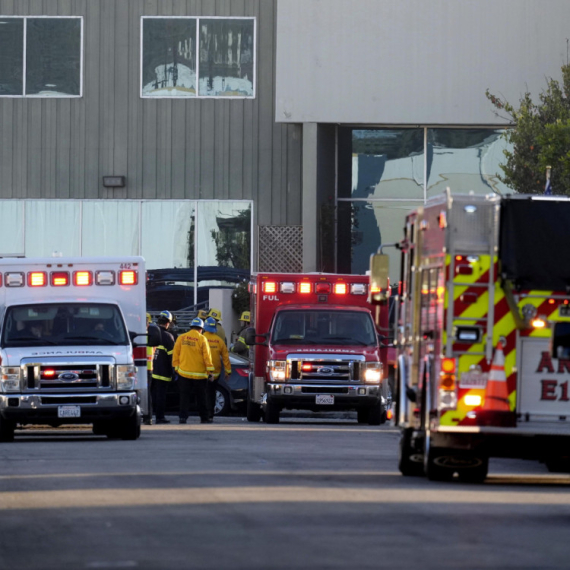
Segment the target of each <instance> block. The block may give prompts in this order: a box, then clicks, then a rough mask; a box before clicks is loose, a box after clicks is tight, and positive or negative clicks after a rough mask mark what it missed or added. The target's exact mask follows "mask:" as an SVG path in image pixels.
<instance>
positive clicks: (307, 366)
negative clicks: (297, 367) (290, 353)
mask: <svg viewBox="0 0 570 570" xmlns="http://www.w3.org/2000/svg"><path fill="white" fill-rule="evenodd" d="M312 369H313V365H312V364H302V365H301V370H302V371H303V372H310V371H311V370H312Z"/></svg>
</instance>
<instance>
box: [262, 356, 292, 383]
mask: <svg viewBox="0 0 570 570" xmlns="http://www.w3.org/2000/svg"><path fill="white" fill-rule="evenodd" d="M267 369H268V371H269V378H270V380H271V381H272V382H283V380H285V379H286V377H287V362H286V361H285V360H270V361H268V363H267Z"/></svg>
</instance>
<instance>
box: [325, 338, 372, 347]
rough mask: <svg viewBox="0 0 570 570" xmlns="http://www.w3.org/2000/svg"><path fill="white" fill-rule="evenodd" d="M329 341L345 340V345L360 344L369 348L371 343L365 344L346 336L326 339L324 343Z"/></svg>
mask: <svg viewBox="0 0 570 570" xmlns="http://www.w3.org/2000/svg"><path fill="white" fill-rule="evenodd" d="M328 340H343V341H344V343H343V344H360V345H362V346H369V343H367V342H364V341H362V340H356V339H355V338H347V337H345V336H328V337H327V338H325V339H324V341H325V342H326V341H328Z"/></svg>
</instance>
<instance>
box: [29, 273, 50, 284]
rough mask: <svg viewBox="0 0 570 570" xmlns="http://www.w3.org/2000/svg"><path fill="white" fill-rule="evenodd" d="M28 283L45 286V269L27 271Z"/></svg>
mask: <svg viewBox="0 0 570 570" xmlns="http://www.w3.org/2000/svg"><path fill="white" fill-rule="evenodd" d="M28 285H29V286H30V287H45V286H46V285H47V274H46V272H45V271H31V272H30V273H28Z"/></svg>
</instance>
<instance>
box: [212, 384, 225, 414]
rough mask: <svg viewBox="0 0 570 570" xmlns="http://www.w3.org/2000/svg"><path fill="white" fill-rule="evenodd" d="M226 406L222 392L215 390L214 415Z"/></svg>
mask: <svg viewBox="0 0 570 570" xmlns="http://www.w3.org/2000/svg"><path fill="white" fill-rule="evenodd" d="M225 406H226V397H225V396H224V394H223V393H222V392H220V391H219V390H216V403H215V404H214V414H219V413H220V412H221V411H222V410H223V409H224V408H225Z"/></svg>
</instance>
